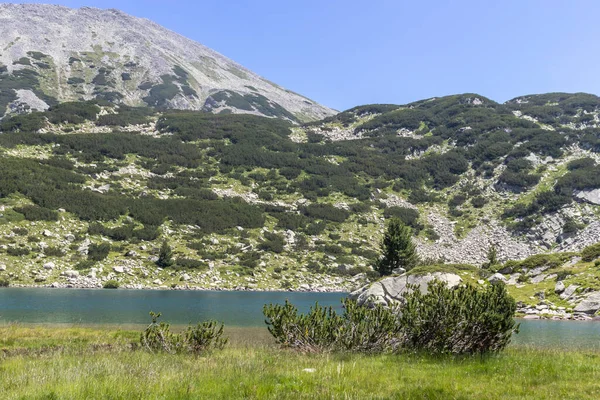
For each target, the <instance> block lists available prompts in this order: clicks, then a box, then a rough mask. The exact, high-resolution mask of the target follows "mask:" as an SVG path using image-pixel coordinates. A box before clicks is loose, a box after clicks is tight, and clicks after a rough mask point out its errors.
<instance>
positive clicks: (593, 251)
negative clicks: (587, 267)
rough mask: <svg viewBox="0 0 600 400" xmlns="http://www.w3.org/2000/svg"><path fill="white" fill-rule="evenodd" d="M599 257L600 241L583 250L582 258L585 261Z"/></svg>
mask: <svg viewBox="0 0 600 400" xmlns="http://www.w3.org/2000/svg"><path fill="white" fill-rule="evenodd" d="M598 257H600V243H596V244H593V245H591V246H588V247H586V248H585V249H583V250H582V251H581V259H582V260H583V261H587V262H589V261H594V260H595V259H596V258H598Z"/></svg>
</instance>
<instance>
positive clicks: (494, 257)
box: [483, 244, 498, 269]
mask: <svg viewBox="0 0 600 400" xmlns="http://www.w3.org/2000/svg"><path fill="white" fill-rule="evenodd" d="M487 259H488V261H487V263H484V264H483V268H484V269H490V268H492V267H493V266H494V265H496V264H498V250H496V246H495V245H493V244H492V245H491V246H490V248H489V249H488V253H487Z"/></svg>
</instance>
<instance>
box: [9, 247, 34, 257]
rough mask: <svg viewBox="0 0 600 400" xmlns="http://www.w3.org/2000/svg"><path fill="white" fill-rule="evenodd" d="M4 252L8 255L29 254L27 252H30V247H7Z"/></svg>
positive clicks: (19, 255) (20, 255)
mask: <svg viewBox="0 0 600 400" xmlns="http://www.w3.org/2000/svg"><path fill="white" fill-rule="evenodd" d="M6 253H7V254H8V255H9V256H13V257H22V256H26V255H29V253H31V249H29V248H27V247H9V248H8V249H6Z"/></svg>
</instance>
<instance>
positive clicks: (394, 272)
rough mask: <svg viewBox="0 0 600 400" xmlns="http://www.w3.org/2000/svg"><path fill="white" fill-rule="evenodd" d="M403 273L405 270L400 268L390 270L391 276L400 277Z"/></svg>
mask: <svg viewBox="0 0 600 400" xmlns="http://www.w3.org/2000/svg"><path fill="white" fill-rule="evenodd" d="M404 273H406V269H404V268H402V267H398V268H396V269H393V270H392V274H396V275H402V274H404Z"/></svg>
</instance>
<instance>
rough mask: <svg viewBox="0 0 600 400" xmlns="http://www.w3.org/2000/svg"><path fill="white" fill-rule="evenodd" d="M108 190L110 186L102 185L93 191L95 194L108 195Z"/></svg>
mask: <svg viewBox="0 0 600 400" xmlns="http://www.w3.org/2000/svg"><path fill="white" fill-rule="evenodd" d="M109 190H110V184H108V183H107V184H106V185H102V186H98V187H97V188H95V189H94V191H95V192H98V193H108V191H109Z"/></svg>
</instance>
